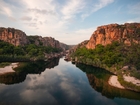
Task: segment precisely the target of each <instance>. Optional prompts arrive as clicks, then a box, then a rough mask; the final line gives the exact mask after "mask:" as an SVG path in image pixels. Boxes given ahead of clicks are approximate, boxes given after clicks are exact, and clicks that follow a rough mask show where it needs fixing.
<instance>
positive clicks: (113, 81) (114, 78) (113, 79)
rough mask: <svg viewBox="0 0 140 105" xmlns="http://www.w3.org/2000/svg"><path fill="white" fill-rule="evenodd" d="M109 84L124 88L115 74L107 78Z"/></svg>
mask: <svg viewBox="0 0 140 105" xmlns="http://www.w3.org/2000/svg"><path fill="white" fill-rule="evenodd" d="M108 83H109V85H111V86H114V87H117V88H120V89H125V87H123V86H122V85H121V84H120V82H119V81H118V77H117V76H115V75H112V76H111V77H110V78H109V80H108Z"/></svg>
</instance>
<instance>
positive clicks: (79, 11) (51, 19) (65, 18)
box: [0, 0, 140, 45]
mask: <svg viewBox="0 0 140 105" xmlns="http://www.w3.org/2000/svg"><path fill="white" fill-rule="evenodd" d="M0 6H1V8H0V19H1V22H0V27H6V28H8V27H10V28H15V29H19V30H21V31H23V32H25V33H26V35H28V36H29V35H38V36H42V37H53V38H55V39H56V40H58V41H60V42H62V43H65V44H68V45H75V44H78V43H80V42H82V41H84V40H89V39H90V37H91V35H92V33H93V32H94V31H95V30H96V29H97V27H99V26H102V25H108V24H115V23H117V24H125V23H139V22H140V12H139V11H140V8H139V7H140V1H139V0H132V1H130V0H123V1H122V0H89V1H86V0H69V1H66V0H36V1H34V0H30V1H29V0H20V1H16V0H0Z"/></svg>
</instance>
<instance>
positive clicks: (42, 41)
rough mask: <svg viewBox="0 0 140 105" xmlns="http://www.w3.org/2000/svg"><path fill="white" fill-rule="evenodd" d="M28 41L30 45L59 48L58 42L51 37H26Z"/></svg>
mask: <svg viewBox="0 0 140 105" xmlns="http://www.w3.org/2000/svg"><path fill="white" fill-rule="evenodd" d="M27 37H28V40H29V42H30V43H31V44H35V45H38V46H39V45H43V46H51V47H55V48H61V46H60V42H59V41H57V40H55V39H54V38H52V37H42V36H37V35H36V36H27Z"/></svg>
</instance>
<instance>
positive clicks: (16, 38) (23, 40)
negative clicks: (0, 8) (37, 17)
mask: <svg viewBox="0 0 140 105" xmlns="http://www.w3.org/2000/svg"><path fill="white" fill-rule="evenodd" d="M0 40H3V41H5V42H9V43H11V44H13V45H15V46H19V45H21V46H24V45H26V44H28V43H29V41H28V39H27V37H26V34H25V33H24V32H22V31H21V30H17V29H14V28H3V27H2V28H0Z"/></svg>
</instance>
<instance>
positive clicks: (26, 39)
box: [0, 27, 69, 50]
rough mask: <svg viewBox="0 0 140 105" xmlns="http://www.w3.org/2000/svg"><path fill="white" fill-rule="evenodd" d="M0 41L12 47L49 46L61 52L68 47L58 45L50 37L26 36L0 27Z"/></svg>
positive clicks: (19, 31) (16, 30)
mask: <svg viewBox="0 0 140 105" xmlns="http://www.w3.org/2000/svg"><path fill="white" fill-rule="evenodd" d="M0 40H3V41H5V42H8V43H10V44H13V45H14V46H24V45H27V44H35V45H37V46H39V45H43V46H51V47H54V48H60V49H63V50H65V49H68V48H69V46H68V45H66V44H64V43H60V42H59V41H58V40H56V39H54V38H52V37H42V36H38V35H33V36H27V35H26V33H25V32H23V31H21V30H18V29H14V28H4V27H0Z"/></svg>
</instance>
